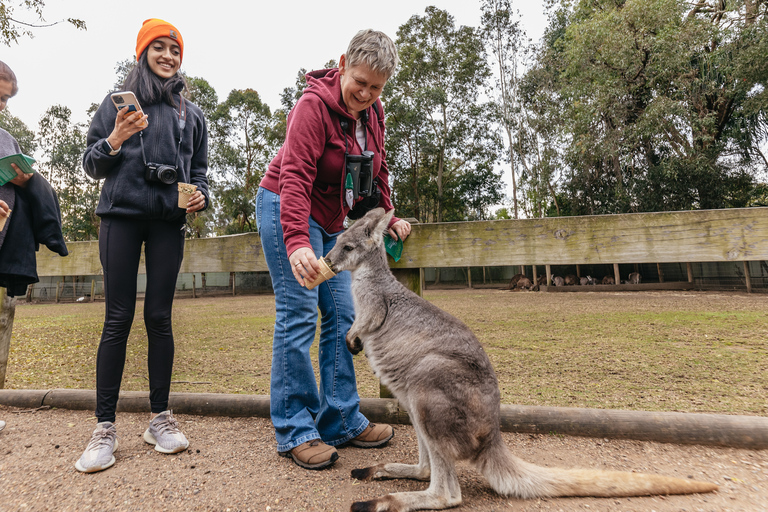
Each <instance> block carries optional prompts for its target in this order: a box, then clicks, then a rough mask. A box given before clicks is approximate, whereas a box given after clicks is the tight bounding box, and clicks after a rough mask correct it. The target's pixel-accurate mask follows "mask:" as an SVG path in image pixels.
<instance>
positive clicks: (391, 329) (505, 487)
mask: <svg viewBox="0 0 768 512" xmlns="http://www.w3.org/2000/svg"><path fill="white" fill-rule="evenodd" d="M391 217H392V212H390V213H385V212H384V210H383V209H382V208H376V209H374V210H371V211H370V212H369V213H368V214H366V215H365V216H364V217H363V218H362V219H360V220H358V221H357V222H355V224H354V225H352V227H350V228H349V229H347V230H346V231H345V232H344V233H342V234H341V235H340V236H339V238H338V240H337V241H336V245H335V247H334V248H333V249H332V250H331V251H330V252H329V253H328V254H327V255H326V257H325V259H326V261H327V262H328V263H329V264H330V266H331V267H332V269H333V270H334V271H335V272H340V271H343V270H350V271H351V272H352V296H353V300H354V304H355V314H356V316H355V321H354V323H353V324H352V327H351V328H350V329H349V332H348V333H347V336H346V342H347V348H348V349H349V350H350V351H351V352H352V353H353V354H357V353H358V352H360V351H361V350H363V348H365V355H366V357H367V359H368V362H369V364H370V366H371V368H372V369H373V371H374V373H375V374H376V375H377V376H378V377H379V379H381V383H382V384H384V385H385V386H387V388H388V389H389V390H390V391H392V393H393V394H394V396H395V398H397V400H398V403H399V405H400V406H401V407H403V408H404V409H405V410H407V411H408V414H409V416H410V420H411V424H412V425H413V429H414V432H415V433H416V439H417V441H418V446H419V462H418V463H417V464H400V463H382V464H377V465H375V466H371V467H368V468H365V469H355V470H353V471H352V477H353V478H356V479H358V480H368V479H391V478H411V479H416V480H424V481H429V482H430V484H429V487H428V488H427V489H426V490H423V491H414V492H400V493H394V494H388V495H386V496H382V497H379V498H376V499H373V500H370V501H362V502H355V503H353V504H352V506H351V509H350V510H351V511H353V512H383V511H393V512H394V511H397V512H407V511H411V510H424V509H445V508H450V507H456V506H458V505H459V504H461V503H462V498H461V487H460V483H459V478H458V475H457V472H456V463H457V462H459V461H469V462H470V463H472V464H473V465H474V466H475V467H476V468H477V469H478V470H479V471H480V473H481V474H482V475H483V476H485V478H486V479H487V480H488V483H489V484H490V486H491V488H493V490H494V491H496V492H497V493H499V494H502V495H505V496H515V497H519V498H537V497H553V496H604V497H608V496H645V495H654V494H687V493H698V492H710V491H714V490H716V489H717V488H718V486H717V485H715V484H711V483H706V482H698V481H694V480H690V479H682V478H672V477H666V476H661V475H649V474H641V473H626V472H618V471H599V470H588V469H559V468H548V467H540V466H536V465H534V464H531V463H528V462H525V461H523V460H521V459H519V458H517V457H515V456H514V455H513V454H512V452H511V451H510V450H509V448H508V447H507V445H506V444H505V443H504V440H503V439H502V436H501V431H500V428H499V425H500V392H499V385H498V381H497V378H496V373H495V372H494V370H493V366H492V365H491V362H490V360H489V359H488V356H487V354H486V353H485V351H484V350H483V348H482V346H481V345H480V342H479V341H478V340H477V338H476V337H475V335H474V334H473V333H472V331H471V330H470V329H469V328H468V327H467V326H466V325H465V324H464V323H463V322H461V321H460V320H459V319H457V318H455V317H454V316H452V315H450V314H448V313H446V312H445V311H443V310H441V309H440V308H438V307H437V306H435V305H434V304H432V303H430V302H428V301H426V300H424V299H423V298H421V297H419V296H418V295H416V294H415V293H413V292H412V291H410V290H408V289H407V288H405V286H403V285H402V284H401V283H400V282H399V281H398V280H397V279H396V278H395V276H394V275H393V274H392V272H391V271H390V270H389V265H388V264H387V256H386V252H385V248H384V240H383V235H384V233H385V232H386V229H387V224H388V222H389V220H390V219H391Z"/></svg>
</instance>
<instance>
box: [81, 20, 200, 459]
mask: <svg viewBox="0 0 768 512" xmlns="http://www.w3.org/2000/svg"><path fill="white" fill-rule="evenodd" d="M183 55H184V40H183V39H182V37H181V33H180V32H179V31H178V29H176V27H174V26H173V25H171V24H170V23H168V22H167V21H164V20H160V19H149V20H147V21H145V22H144V24H143V26H142V27H141V30H139V34H138V37H137V38H136V61H137V64H136V65H135V66H134V68H133V69H132V70H131V72H130V73H129V74H128V76H127V77H126V79H125V84H123V90H124V91H131V92H133V93H134V94H135V95H136V97H137V99H138V102H139V105H140V106H141V110H136V111H128V110H129V109H127V108H122V109H120V110H117V111H116V109H115V105H114V104H113V103H112V100H111V98H110V95H107V97H106V98H104V101H103V102H102V103H101V106H100V107H99V109H98V111H97V112H96V114H95V115H94V118H93V121H92V122H91V126H90V129H89V130H88V138H87V144H88V147H87V149H86V151H85V155H84V156H83V167H84V168H85V172H86V173H87V174H88V176H90V177H91V178H93V179H97V180H102V179H103V180H104V184H103V186H102V188H101V197H100V198H99V204H98V206H97V207H96V214H97V215H98V216H99V217H100V218H101V226H100V228H99V255H100V259H101V265H102V267H103V270H104V297H105V300H106V306H105V318H104V328H103V330H102V333H101V341H100V343H99V349H98V354H97V358H96V419H97V420H98V424H97V425H96V429H95V430H94V431H93V434H92V436H91V440H90V442H89V443H88V446H87V447H86V449H85V451H84V452H83V455H82V456H81V457H80V459H79V460H78V461H77V463H76V464H75V467H76V468H77V469H78V470H79V471H82V472H85V473H92V472H95V471H101V470H103V469H107V468H108V467H110V466H112V465H113V464H114V463H115V457H114V455H113V452H114V451H115V450H116V449H117V444H118V443H117V430H116V428H115V424H114V423H115V411H116V407H117V399H118V395H119V393H120V383H121V381H122V378H123V367H124V365H125V356H126V346H127V342H128V335H129V333H130V329H131V324H132V323H133V314H134V311H135V306H136V277H137V274H138V270H139V260H140V258H141V249H142V246H143V247H144V255H145V266H146V277H147V287H146V293H145V300H144V324H145V325H146V329H147V338H148V342H149V344H148V355H147V359H148V369H149V401H150V406H151V415H150V423H149V428H147V430H146V431H145V432H144V440H145V441H146V442H147V443H150V444H152V445H154V446H155V450H157V451H159V452H161V453H177V452H180V451H182V450H185V449H186V448H187V446H189V442H188V441H187V439H186V437H185V436H184V434H183V433H182V432H181V431H180V430H179V425H178V422H177V421H176V420H175V419H174V417H173V414H172V412H171V411H170V410H168V395H169V392H170V387H171V373H172V370H173V356H174V342H173V331H172V326H171V309H172V305H173V296H174V292H175V291H176V279H177V276H178V273H179V269H180V267H181V260H182V257H183V254H184V233H185V229H184V227H185V222H186V214H188V213H192V212H197V211H201V210H203V209H205V208H206V207H207V205H208V202H209V200H208V178H207V172H208V131H207V128H206V124H205V119H204V117H203V113H202V111H201V110H200V109H199V108H198V107H197V106H195V105H193V104H192V103H190V102H189V101H187V100H185V99H184V97H183V95H182V92H183V91H184V89H185V86H186V83H185V81H184V78H183V77H182V76H181V74H179V68H180V67H181V60H182V57H183ZM179 183H189V184H192V185H195V186H196V187H197V189H196V191H195V192H194V194H193V195H192V196H191V198H190V199H189V201H188V202H187V203H186V205H185V206H186V207H179V204H178V200H179V192H178V184H179Z"/></svg>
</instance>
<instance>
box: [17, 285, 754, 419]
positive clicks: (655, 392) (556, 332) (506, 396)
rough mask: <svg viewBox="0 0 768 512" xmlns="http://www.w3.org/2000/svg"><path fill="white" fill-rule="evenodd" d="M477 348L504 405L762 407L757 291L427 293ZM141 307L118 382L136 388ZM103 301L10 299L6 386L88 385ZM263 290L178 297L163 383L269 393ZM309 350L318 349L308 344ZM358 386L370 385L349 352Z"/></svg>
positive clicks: (373, 384) (268, 323)
mask: <svg viewBox="0 0 768 512" xmlns="http://www.w3.org/2000/svg"><path fill="white" fill-rule="evenodd" d="M425 296H426V298H427V299H428V300H430V301H431V302H433V303H434V304H436V305H437V306H439V307H441V308H443V309H445V310H447V311H449V312H451V313H452V314H454V315H456V316H458V317H459V318H461V319H462V320H463V321H464V322H466V323H467V324H468V325H469V326H470V327H471V328H472V330H473V331H474V332H475V334H476V335H477V337H478V338H479V339H480V341H481V342H482V343H483V345H484V346H485V348H486V350H487V351H488V353H489V355H490V357H491V360H492V361H493V363H494V366H495V368H496V372H497V374H498V377H499V381H500V387H501V391H502V402H503V403H515V404H523V405H547V406H567V407H590V408H612V409H633V410H660V411H688V412H693V411H696V412H713V413H726V414H748V415H767V414H768V403H767V402H766V399H765V397H766V396H768V296H765V295H747V294H724V293H719V294H718V293H703V292H683V293H681V292H634V293H632V292H628V293H535V292H506V291H500V290H495V289H479V290H430V291H427V293H426V295H425ZM142 307H143V302H139V306H138V310H137V312H136V319H135V322H134V328H133V331H132V334H131V337H130V339H129V343H128V356H127V361H126V367H125V373H124V379H123V390H145V389H146V388H147V370H146V350H147V344H146V331H145V329H144V325H143V321H142V312H141V308H142ZM103 315H104V304H103V303H95V304H33V305H27V304H23V303H19V304H18V306H17V309H16V320H15V324H14V330H13V337H12V339H11V353H10V359H9V366H8V374H7V380H6V388H13V389H25V388H26V389H48V388H81V389H93V388H94V387H95V361H96V348H97V345H98V340H99V336H100V333H101V325H102V320H103ZM273 322H274V301H273V298H272V296H270V295H258V296H241V297H234V298H233V297H216V298H198V299H179V300H177V301H176V303H175V307H174V332H175V337H176V362H175V367H174V377H173V378H174V384H173V388H172V389H173V391H186V392H214V393H253V394H262V395H266V394H269V369H270V359H271V340H272V326H273ZM315 357H316V351H315ZM356 361H357V377H358V384H359V388H360V394H361V396H364V397H375V396H378V382H377V381H376V378H375V377H374V376H373V374H372V372H371V371H370V369H369V368H368V366H367V364H366V361H365V358H364V357H361V356H358V357H357V358H356Z"/></svg>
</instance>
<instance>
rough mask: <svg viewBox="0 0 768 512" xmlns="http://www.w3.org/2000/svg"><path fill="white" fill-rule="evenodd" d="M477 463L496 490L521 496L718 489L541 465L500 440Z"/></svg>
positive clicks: (659, 478) (655, 477)
mask: <svg viewBox="0 0 768 512" xmlns="http://www.w3.org/2000/svg"><path fill="white" fill-rule="evenodd" d="M477 467H478V469H479V471H480V472H481V473H482V474H483V476H485V478H486V479H487V480H488V483H489V484H490V485H491V487H492V488H493V489H494V490H495V491H496V492H498V493H499V494H502V495H504V496H515V497H518V498H523V499H529V498H544V497H555V496H597V497H609V496H650V495H660V494H693V493H699V492H712V491H716V490H717V489H718V486H717V485H715V484H711V483H707V482H698V481H695V480H686V479H682V478H673V477H666V476H661V475H649V474H644V473H626V472H621V471H601V470H591V469H560V468H545V467H541V466H536V465H534V464H531V463H528V462H525V461H523V460H521V459H519V458H517V457H515V456H514V455H512V453H511V452H510V451H509V449H508V448H507V446H506V445H504V443H503V442H500V443H499V444H497V445H496V448H495V449H489V450H485V451H484V453H483V454H482V455H481V456H480V457H479V458H478V459H477Z"/></svg>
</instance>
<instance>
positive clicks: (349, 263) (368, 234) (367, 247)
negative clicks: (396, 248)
mask: <svg viewBox="0 0 768 512" xmlns="http://www.w3.org/2000/svg"><path fill="white" fill-rule="evenodd" d="M393 214H394V210H391V211H390V212H389V213H386V212H385V211H384V208H375V209H373V210H371V211H370V212H368V213H367V214H365V216H364V217H363V218H361V219H359V220H357V221H356V222H355V223H354V224H353V225H352V227H350V228H349V229H347V230H346V231H345V232H344V233H342V234H341V235H339V238H338V239H337V240H336V245H335V246H334V247H333V249H331V252H329V253H328V254H327V255H326V257H325V259H326V261H328V262H330V264H331V267H332V268H333V271H334V272H336V273H339V272H341V271H342V270H355V269H357V268H358V267H360V265H361V264H362V263H363V262H365V261H366V260H368V259H370V258H371V257H375V256H377V255H378V254H379V253H381V252H383V251H384V233H386V231H387V226H388V225H389V220H390V219H391V218H392V215H393Z"/></svg>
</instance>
